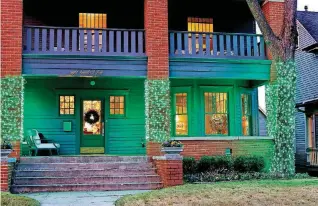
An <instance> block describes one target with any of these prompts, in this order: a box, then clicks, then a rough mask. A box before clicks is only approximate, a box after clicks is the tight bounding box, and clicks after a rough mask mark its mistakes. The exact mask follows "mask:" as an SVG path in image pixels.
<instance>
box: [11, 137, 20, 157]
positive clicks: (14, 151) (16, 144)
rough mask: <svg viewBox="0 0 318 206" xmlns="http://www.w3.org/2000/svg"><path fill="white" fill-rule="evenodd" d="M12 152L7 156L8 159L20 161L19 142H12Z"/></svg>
mask: <svg viewBox="0 0 318 206" xmlns="http://www.w3.org/2000/svg"><path fill="white" fill-rule="evenodd" d="M12 147H13V148H12V152H11V153H10V154H9V157H11V158H16V160H17V161H18V160H20V154H21V144H20V141H19V140H18V141H14V142H12Z"/></svg>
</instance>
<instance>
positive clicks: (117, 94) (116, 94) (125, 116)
mask: <svg viewBox="0 0 318 206" xmlns="http://www.w3.org/2000/svg"><path fill="white" fill-rule="evenodd" d="M111 96H123V97H124V114H110V97H111ZM128 97H129V95H128V94H127V93H126V92H115V93H110V94H109V95H107V97H106V105H107V107H106V109H107V112H106V114H107V116H108V119H123V118H127V116H128V115H127V114H128V102H129V101H128Z"/></svg>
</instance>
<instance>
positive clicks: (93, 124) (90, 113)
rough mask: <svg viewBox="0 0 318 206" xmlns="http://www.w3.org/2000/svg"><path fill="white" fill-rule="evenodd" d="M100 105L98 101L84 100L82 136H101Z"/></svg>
mask: <svg viewBox="0 0 318 206" xmlns="http://www.w3.org/2000/svg"><path fill="white" fill-rule="evenodd" d="M101 104H102V102H101V101H100V100H97V101H92V100H84V101H83V108H84V109H83V120H84V121H83V134H84V135H100V134H101V125H102V124H101V122H102V115H101Z"/></svg>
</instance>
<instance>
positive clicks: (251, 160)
mask: <svg viewBox="0 0 318 206" xmlns="http://www.w3.org/2000/svg"><path fill="white" fill-rule="evenodd" d="M233 166H234V170H235V171H237V172H261V171H262V170H263V169H264V167H265V160H264V158H263V157H261V156H239V157H236V158H235V159H234V162H233Z"/></svg>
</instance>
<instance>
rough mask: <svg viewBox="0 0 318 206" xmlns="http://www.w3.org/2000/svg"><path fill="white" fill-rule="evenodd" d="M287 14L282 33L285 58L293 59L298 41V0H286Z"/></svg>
mask: <svg viewBox="0 0 318 206" xmlns="http://www.w3.org/2000/svg"><path fill="white" fill-rule="evenodd" d="M284 10H285V15H284V21H283V29H282V34H281V39H282V47H283V48H284V58H285V59H293V58H294V55H295V49H296V42H297V28H296V10H297V0H285V8H284Z"/></svg>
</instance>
